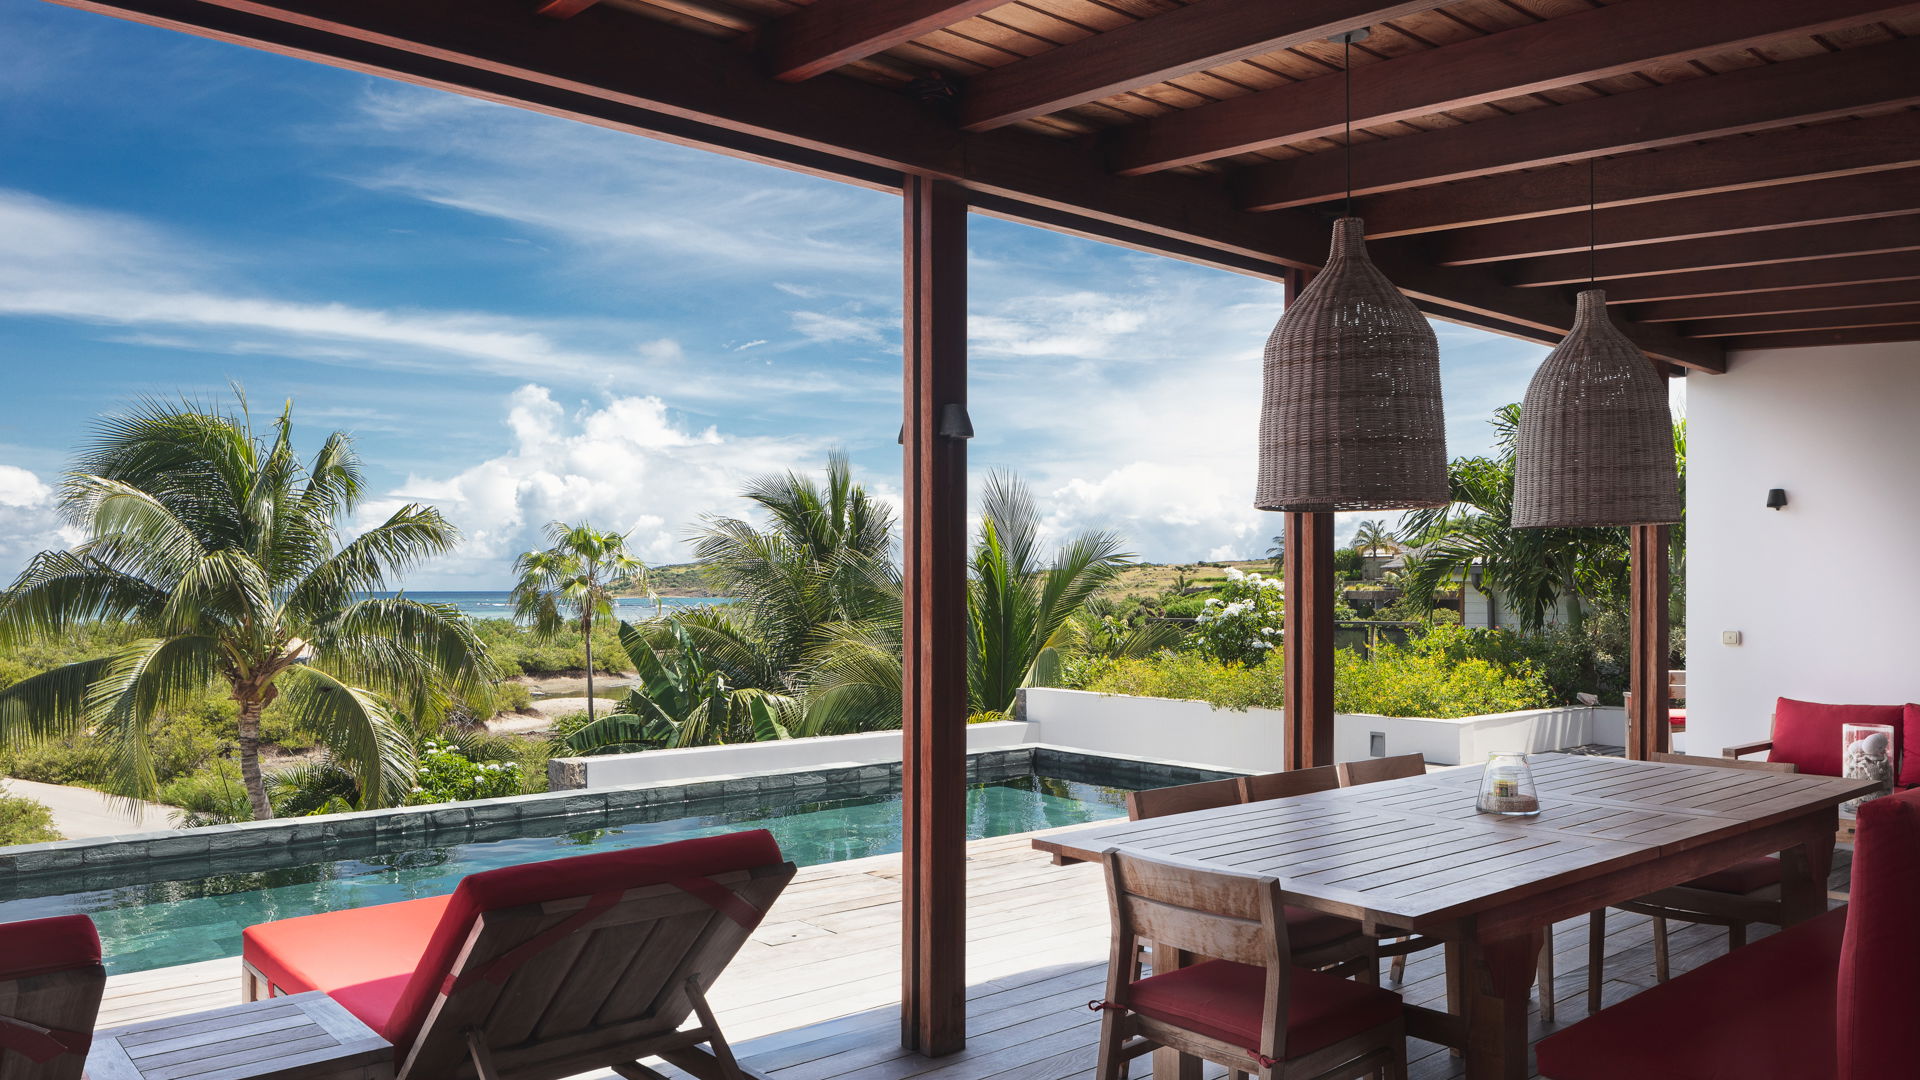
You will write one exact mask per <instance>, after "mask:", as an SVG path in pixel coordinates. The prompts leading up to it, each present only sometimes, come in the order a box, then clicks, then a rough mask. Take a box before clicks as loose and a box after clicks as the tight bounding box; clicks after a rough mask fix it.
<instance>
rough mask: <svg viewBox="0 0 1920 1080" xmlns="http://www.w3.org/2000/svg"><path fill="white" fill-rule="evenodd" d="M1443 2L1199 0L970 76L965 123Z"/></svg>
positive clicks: (1104, 93)
mask: <svg viewBox="0 0 1920 1080" xmlns="http://www.w3.org/2000/svg"><path fill="white" fill-rule="evenodd" d="M1439 6H1441V0H1401V2H1398V3H1383V2H1381V0H1287V2H1286V3H1276V2H1274V0H1195V2H1194V3H1191V4H1188V5H1187V6H1185V7H1180V8H1175V9H1173V10H1171V11H1166V12H1162V13H1161V14H1158V15H1155V16H1153V17H1152V18H1147V19H1142V20H1140V21H1139V22H1136V23H1130V24H1128V25H1126V26H1122V27H1119V28H1117V29H1113V30H1108V31H1107V32H1105V33H1102V34H1095V35H1093V36H1092V37H1087V38H1082V39H1080V40H1079V41H1076V42H1073V43H1071V44H1068V45H1062V46H1060V47H1059V48H1056V49H1049V50H1047V51H1046V52H1043V53H1040V54H1038V55H1036V56H1031V57H1028V58H1026V59H1024V60H1016V61H1014V62H1013V63H1011V64H1007V65H1005V66H1003V67H997V68H993V69H992V70H989V71H983V72H981V73H980V74H978V75H975V76H973V77H972V78H970V79H968V80H967V86H966V91H965V92H964V93H963V94H962V95H961V98H960V122H961V126H962V127H965V128H966V129H967V130H968V131H987V130H991V129H993V128H997V127H1005V126H1006V125H1008V124H1012V123H1017V122H1019V121H1021V120H1030V119H1032V118H1034V117H1036V116H1045V115H1046V114H1048V113H1054V112H1059V111H1060V110H1062V109H1070V108H1072V107H1073V106H1075V105H1084V104H1086V103H1087V102H1089V101H1098V100H1099V99H1101V98H1103V97H1110V96H1112V95H1114V94H1118V93H1122V92H1125V91H1127V90H1131V89H1134V88H1136V87H1141V86H1148V85H1151V84H1153V83H1157V82H1164V81H1166V80H1167V79H1173V78H1178V77H1179V76H1181V75H1190V74H1192V73H1193V72H1196V71H1205V70H1206V69H1207V68H1212V67H1219V66H1220V65H1222V64H1229V63H1232V62H1233V61H1235V60H1240V59H1243V58H1245V57H1248V56H1257V55H1259V54H1261V53H1267V52H1273V51H1275V50H1278V49H1285V48H1289V47H1291V46H1294V45H1301V44H1304V43H1306V42H1309V41H1319V40H1322V39H1325V38H1329V37H1332V36H1333V35H1335V34H1338V33H1342V32H1344V31H1347V30H1353V29H1356V28H1359V27H1362V26H1368V25H1371V24H1373V23H1377V22H1385V21H1387V20H1389V19H1397V18H1399V17H1401V16H1402V15H1412V14H1414V13H1416V12H1421V11H1427V10H1429V9H1432V8H1436V7H1439Z"/></svg>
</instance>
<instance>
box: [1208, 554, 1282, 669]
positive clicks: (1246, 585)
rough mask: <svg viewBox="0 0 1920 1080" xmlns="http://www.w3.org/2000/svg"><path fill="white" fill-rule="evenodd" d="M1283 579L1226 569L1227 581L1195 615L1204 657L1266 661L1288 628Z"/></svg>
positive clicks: (1250, 663) (1235, 660)
mask: <svg viewBox="0 0 1920 1080" xmlns="http://www.w3.org/2000/svg"><path fill="white" fill-rule="evenodd" d="M1280 589H1281V582H1280V580H1279V579H1278V578H1270V577H1267V576H1265V575H1263V574H1259V573H1253V574H1246V573H1242V572H1240V571H1239V570H1236V569H1234V568H1232V567H1228V568H1227V584H1226V585H1224V586H1222V587H1221V588H1220V589H1219V590H1218V592H1219V595H1217V596H1210V597H1208V598H1207V601H1206V607H1205V609H1204V610H1202V611H1201V612H1200V614H1199V615H1197V616H1195V617H1194V627H1193V638H1194V642H1195V644H1196V645H1197V646H1198V648H1199V651H1200V654H1201V655H1202V656H1206V657H1209V658H1211V659H1214V660H1219V661H1223V662H1225V663H1232V664H1246V665H1249V666H1251V665H1254V664H1261V663H1265V662H1266V661H1267V659H1268V658H1269V657H1271V656H1273V655H1274V652H1275V650H1277V649H1279V647H1280V641H1281V636H1282V634H1283V633H1284V632H1285V630H1286V609H1287V605H1286V600H1285V598H1284V597H1283V596H1282V595H1281V592H1280Z"/></svg>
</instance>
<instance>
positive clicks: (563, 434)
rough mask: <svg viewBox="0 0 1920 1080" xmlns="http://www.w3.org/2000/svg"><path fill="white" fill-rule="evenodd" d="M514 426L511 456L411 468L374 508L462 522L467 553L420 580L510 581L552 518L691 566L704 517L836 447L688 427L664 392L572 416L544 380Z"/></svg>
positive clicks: (508, 422) (732, 509) (524, 399)
mask: <svg viewBox="0 0 1920 1080" xmlns="http://www.w3.org/2000/svg"><path fill="white" fill-rule="evenodd" d="M505 426H506V429H507V432H508V434H509V436H510V441H509V445H508V447H507V449H505V450H504V451H503V452H501V453H499V454H497V455H495V456H493V457H490V458H488V459H486V460H484V461H481V462H479V463H477V464H474V465H472V466H469V467H467V468H465V469H462V470H460V471H458V472H456V473H452V474H450V475H444V476H431V475H418V474H416V475H411V476H409V477H408V478H407V480H406V482H405V483H404V484H402V485H400V486H399V487H398V488H397V489H395V490H394V491H392V492H390V493H389V494H388V495H387V496H386V497H385V498H382V499H380V500H377V501H375V502H373V503H370V504H369V505H367V506H365V507H364V508H363V510H362V514H361V520H360V522H359V525H360V526H361V527H363V528H364V527H366V526H369V525H371V524H372V523H373V522H375V521H377V520H379V519H381V518H384V517H385V516H386V515H388V514H390V513H392V512H393V510H394V509H395V508H397V507H399V506H401V505H403V504H405V503H408V502H426V503H430V504H432V505H434V506H437V507H439V508H440V510H441V512H442V513H444V514H446V515H447V517H448V518H449V519H450V520H451V521H453V522H454V523H455V524H456V525H458V526H459V527H460V529H461V531H462V532H463V534H464V535H465V542H464V543H463V544H462V545H461V547H460V550H459V551H458V552H456V553H455V554H454V555H452V556H450V557H448V558H444V559H440V560H437V561H435V562H434V563H433V564H431V565H430V566H428V567H426V568H425V570H424V572H422V573H419V574H416V575H414V578H413V580H412V582H411V583H412V584H413V585H415V586H416V587H419V586H428V587H430V586H432V585H445V586H449V587H469V588H480V587H486V586H490V585H491V586H499V585H501V584H503V583H505V582H507V581H509V580H510V579H511V576H512V564H513V560H514V558H515V557H516V556H518V555H519V554H520V553H521V552H523V551H529V550H532V549H534V548H537V547H539V546H541V538H540V531H541V529H542V528H544V527H545V526H546V524H547V522H549V521H569V522H579V521H591V522H592V523H593V524H595V525H596V526H598V527H600V528H603V529H619V530H623V531H624V530H632V537H631V540H630V543H631V545H632V547H633V549H634V550H635V552H636V553H637V554H639V555H640V557H641V558H643V559H645V560H647V561H648V562H654V563H670V562H682V561H685V560H686V559H687V558H688V551H687V547H686V545H685V543H684V539H685V534H686V531H687V529H688V528H689V527H690V526H692V525H693V524H694V523H695V522H696V521H697V520H698V519H699V517H700V516H701V515H702V514H706V513H725V514H739V513H740V512H741V511H742V508H743V504H742V503H741V502H740V499H739V496H738V492H739V490H740V488H741V487H742V482H743V481H744V480H746V479H747V478H748V477H751V476H755V475H759V474H761V473H767V472H775V471H780V470H784V469H789V468H808V467H812V466H813V465H814V464H816V463H817V462H819V461H821V460H823V459H824V455H825V452H826V449H827V444H826V443H824V442H822V441H818V440H811V439H783V438H772V437H753V436H739V435H728V434H723V433H722V432H721V431H720V430H719V429H717V428H714V427H705V428H697V427H692V426H688V425H686V424H684V423H683V422H681V421H680V420H678V419H676V417H675V416H674V414H673V411H672V410H671V409H670V408H669V407H668V406H667V404H666V403H665V402H664V401H662V400H661V399H660V398H658V397H651V396H644V397H642V396H634V397H611V398H607V399H604V400H603V401H601V402H599V403H597V404H593V405H587V406H582V407H580V408H577V409H574V410H571V411H570V410H569V409H568V408H567V407H565V406H563V405H561V404H560V403H559V402H558V401H556V400H555V399H554V396H553V393H552V392H551V391H550V390H549V389H547V388H546V387H544V386H538V385H527V386H523V387H521V388H520V389H518V390H516V391H514V392H513V393H512V395H511V396H510V397H509V398H508V401H507V411H506V416H505Z"/></svg>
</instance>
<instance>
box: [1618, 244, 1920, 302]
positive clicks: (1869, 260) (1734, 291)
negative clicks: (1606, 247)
mask: <svg viewBox="0 0 1920 1080" xmlns="http://www.w3.org/2000/svg"><path fill="white" fill-rule="evenodd" d="M1889 281H1920V254H1915V253H1912V252H1897V253H1890V254H1884V255H1860V256H1856V257H1854V258H1850V259H1812V260H1809V261H1807V262H1790V263H1776V264H1764V265H1760V266H1742V267H1737V268H1734V269H1729V270H1712V271H1700V272H1692V273H1685V274H1660V275H1657V276H1654V277H1645V278H1633V279H1627V280H1616V281H1609V282H1608V283H1607V303H1609V304H1649V303H1654V302H1657V301H1665V300H1694V299H1702V298H1707V297H1727V296H1743V295H1746V294H1748V293H1760V292H1779V291H1786V290H1791V289H1810V288H1824V287H1831V286H1840V285H1872V284H1878V283H1881V282H1889Z"/></svg>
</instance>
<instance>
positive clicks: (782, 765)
mask: <svg viewBox="0 0 1920 1080" xmlns="http://www.w3.org/2000/svg"><path fill="white" fill-rule="evenodd" d="M1033 741H1035V740H1034V739H1032V738H1031V737H1030V733H1029V725H1027V724H1024V723H1019V722H1016V721H1012V720H1003V721H999V722H996V723H991V724H970V725H968V727H967V749H968V750H969V751H974V750H994V749H999V748H1003V747H1009V746H1019V745H1022V744H1024V743H1028V742H1033ZM900 757H901V753H900V733H899V732H898V731H871V732H863V733H861V734H858V735H822V736H820V737H818V738H813V739H782V740H780V741H778V742H761V743H739V744H736V745H731V746H694V747H689V748H687V749H685V750H648V751H646V752H645V753H639V754H608V755H606V756H604V757H586V758H567V759H565V760H566V761H568V762H577V763H579V765H580V766H581V767H582V768H583V769H584V770H585V773H586V785H585V786H587V787H589V788H603V787H615V786H618V785H621V784H663V783H682V782H685V781H688V780H696V779H710V778H714V777H724V776H747V775H751V774H753V773H765V772H779V771H783V770H787V769H802V768H808V767H812V766H820V765H878V764H884V763H886V762H890V761H899V760H900Z"/></svg>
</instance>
